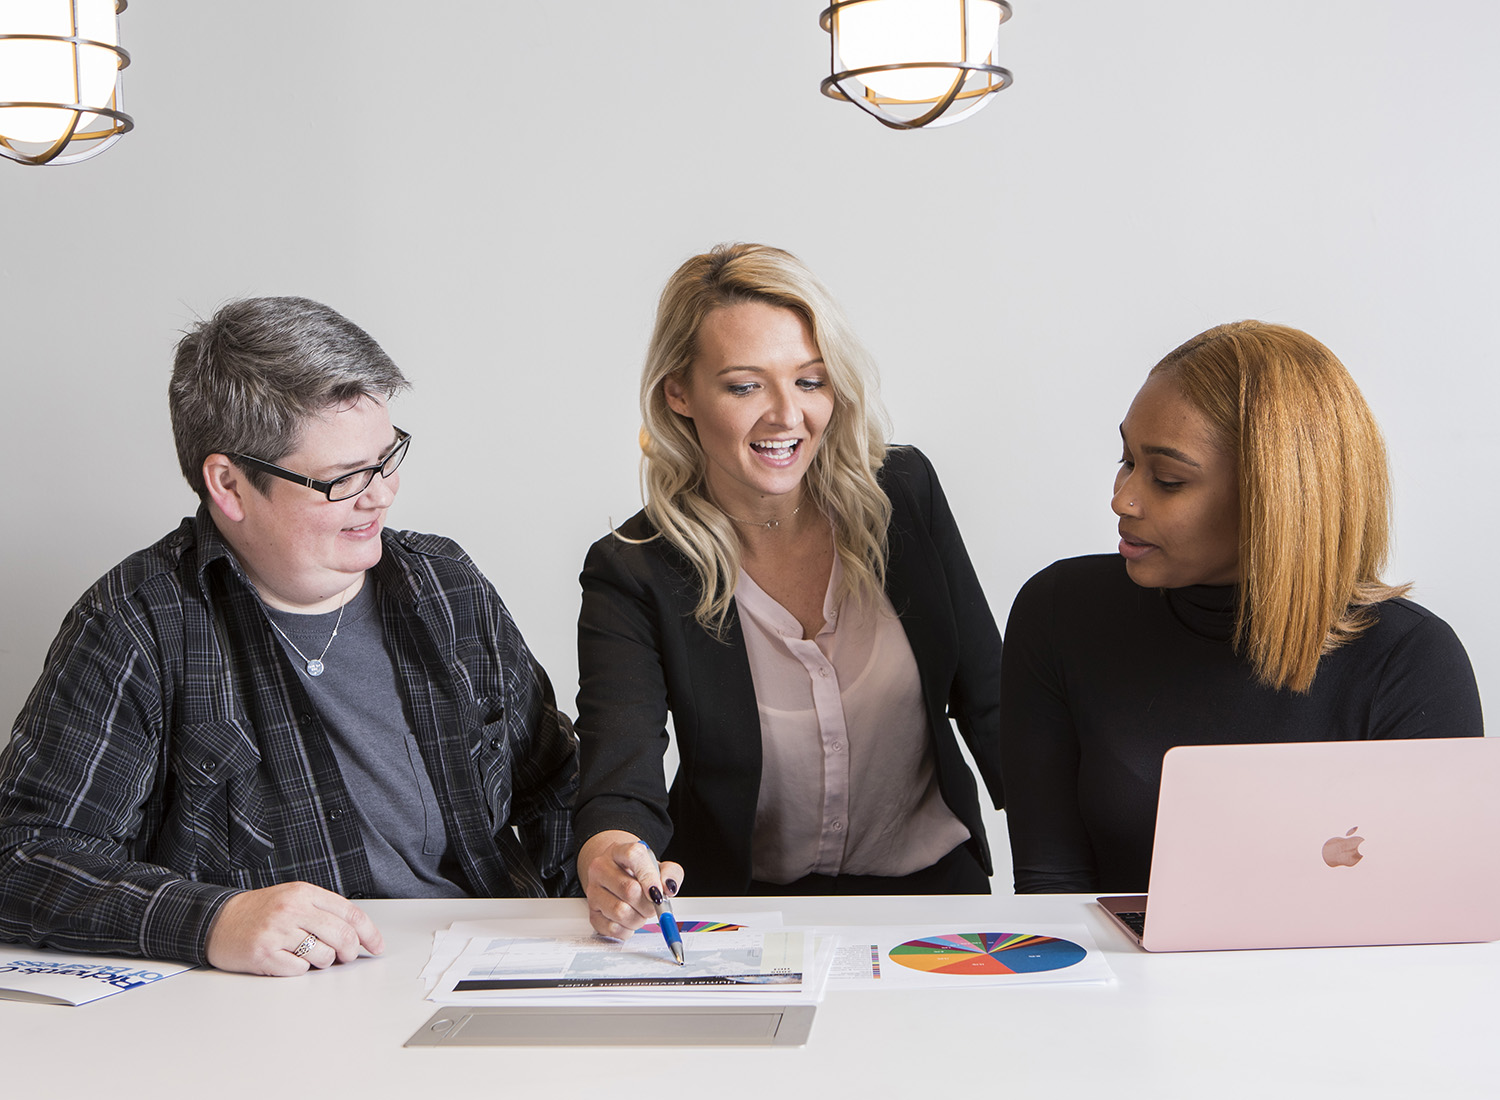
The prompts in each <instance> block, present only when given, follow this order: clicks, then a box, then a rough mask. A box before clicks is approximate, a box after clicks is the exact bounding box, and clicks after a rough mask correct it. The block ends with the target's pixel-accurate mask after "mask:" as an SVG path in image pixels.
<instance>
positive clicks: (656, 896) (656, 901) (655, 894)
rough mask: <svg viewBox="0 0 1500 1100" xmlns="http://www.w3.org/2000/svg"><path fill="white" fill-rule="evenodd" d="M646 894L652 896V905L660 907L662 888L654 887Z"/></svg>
mask: <svg viewBox="0 0 1500 1100" xmlns="http://www.w3.org/2000/svg"><path fill="white" fill-rule="evenodd" d="M646 893H648V894H650V895H651V904H652V905H660V904H661V887H660V886H653V887H651V889H649V890H647V891H646Z"/></svg>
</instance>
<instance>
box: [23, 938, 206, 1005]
mask: <svg viewBox="0 0 1500 1100" xmlns="http://www.w3.org/2000/svg"><path fill="white" fill-rule="evenodd" d="M192 969H193V967H192V965H191V964H189V963H174V962H157V961H153V960H150V959H122V958H120V957H119V956H115V955H74V954H70V953H68V952H64V951H47V950H44V949H42V948H39V947H26V946H24V945H20V944H8V943H0V1000H4V1001H30V1002H31V1003H33V1004H44V1005H82V1004H88V1003H89V1002H90V1001H98V1000H101V999H103V998H105V997H113V996H114V995H115V994H116V993H124V992H125V991H126V990H130V989H139V988H141V986H143V985H151V984H152V983H153V982H159V981H161V980H162V979H163V978H171V977H175V976H176V975H178V974H181V973H182V972H183V971H185V970H192Z"/></svg>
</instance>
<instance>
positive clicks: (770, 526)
mask: <svg viewBox="0 0 1500 1100" xmlns="http://www.w3.org/2000/svg"><path fill="white" fill-rule="evenodd" d="M719 511H721V512H724V509H722V508H720V509H719ZM800 511H802V505H800V504H799V505H797V507H795V508H793V509H792V514H791V515H789V516H782V517H781V519H768V520H764V521H762V520H757V519H738V518H737V517H735V516H730V515H729V513H728V512H724V514H725V515H726V516H729V519H730V520H731V521H732V522H734V523H738V524H740V525H741V526H743V527H764V528H765V529H766V530H767V531H773V530H775V529H776V528H778V527H780V526H781V525H782V523H784V522H785V521H786V520H789V519H796V518H797V513H798V512H800Z"/></svg>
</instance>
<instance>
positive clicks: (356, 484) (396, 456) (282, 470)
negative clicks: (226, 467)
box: [226, 428, 411, 500]
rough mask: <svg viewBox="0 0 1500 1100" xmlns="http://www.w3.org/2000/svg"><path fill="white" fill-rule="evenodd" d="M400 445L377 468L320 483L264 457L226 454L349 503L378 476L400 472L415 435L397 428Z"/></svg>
mask: <svg viewBox="0 0 1500 1100" xmlns="http://www.w3.org/2000/svg"><path fill="white" fill-rule="evenodd" d="M396 437H397V438H396V445H395V446H394V447H392V448H391V453H390V454H388V455H386V456H385V457H384V458H383V459H381V460H380V461H379V462H377V463H375V465H373V466H361V467H360V468H359V469H358V470H351V471H350V472H349V473H347V474H345V475H344V476H343V477H336V478H334V479H333V480H332V481H319V480H318V479H317V478H315V477H308V476H307V475H306V474H299V473H296V472H294V471H292V470H288V469H287V468H286V467H284V466H278V465H276V463H274V462H267V461H266V460H265V459H263V458H255V457H253V456H251V455H241V454H234V453H233V452H226V453H228V454H229V457H230V458H232V459H234V460H235V461H236V462H242V463H244V464H245V465H246V466H251V467H254V468H255V469H257V470H264V471H265V472H266V473H268V474H273V475H275V476H276V477H279V478H284V479H286V480H287V481H295V482H296V483H297V484H298V485H306V486H307V487H308V488H309V489H316V490H317V491H318V492H320V493H322V494H323V495H324V496H325V497H327V498H328V499H329V500H348V499H349V498H350V497H357V496H359V494H360V493H362V492H364V491H365V490H366V489H368V488H369V487H370V482H372V481H374V480H375V475H376V474H379V475H380V476H381V477H390V476H391V475H392V474H394V473H395V472H396V467H397V466H400V465H401V460H402V459H403V458H405V457H406V451H407V448H408V447H410V446H411V434H410V433H408V432H403V431H402V430H401V429H400V428H397V429H396Z"/></svg>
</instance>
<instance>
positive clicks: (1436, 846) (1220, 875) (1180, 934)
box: [1099, 737, 1500, 951]
mask: <svg viewBox="0 0 1500 1100" xmlns="http://www.w3.org/2000/svg"><path fill="white" fill-rule="evenodd" d="M1147 897H1149V898H1150V904H1149V905H1148V904H1147V902H1146V899H1147ZM1099 904H1100V905H1101V906H1103V907H1104V909H1105V911H1106V912H1108V913H1109V914H1110V915H1111V916H1112V917H1114V919H1115V920H1116V921H1117V922H1118V923H1119V924H1120V926H1121V927H1122V928H1124V929H1125V930H1126V931H1127V932H1128V933H1129V934H1130V935H1131V936H1133V937H1134V938H1135V939H1136V940H1137V941H1138V942H1139V943H1140V945H1141V946H1142V947H1144V948H1145V949H1146V950H1147V951H1216V950H1229V949H1238V948H1251V947H1352V946H1358V945H1373V944H1398V943H1468V942H1474V941H1482V940H1495V939H1500V738H1490V737H1460V738H1446V739H1435V740H1413V741H1328V742H1318V743H1309V744H1289V745H1288V744H1282V745H1194V746H1183V747H1180V748H1175V749H1172V750H1170V751H1169V752H1168V753H1167V754H1166V757H1165V758H1164V759H1163V761H1162V775H1161V796H1160V802H1159V807H1158V810H1157V817H1156V840H1155V845H1154V847H1153V849H1152V856H1151V881H1150V884H1149V886H1148V893H1147V894H1146V895H1145V896H1139V895H1137V896H1134V897H1102V898H1100V899H1099ZM1142 914H1143V915H1144V921H1143V922H1142V920H1141V919H1140V915H1142ZM1142 923H1144V928H1143V929H1138V928H1132V925H1140V924H1142Z"/></svg>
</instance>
